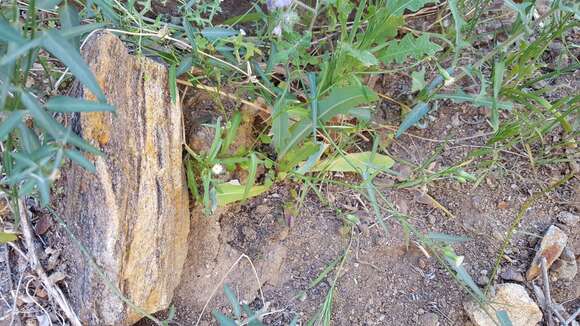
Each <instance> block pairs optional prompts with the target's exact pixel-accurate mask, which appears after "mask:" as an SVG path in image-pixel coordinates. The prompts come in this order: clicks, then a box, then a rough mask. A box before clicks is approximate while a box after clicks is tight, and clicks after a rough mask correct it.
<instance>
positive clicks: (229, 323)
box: [211, 310, 238, 326]
mask: <svg viewBox="0 0 580 326" xmlns="http://www.w3.org/2000/svg"><path fill="white" fill-rule="evenodd" d="M211 314H212V315H213V317H214V318H215V319H216V320H217V322H218V324H219V325H220V326H237V325H238V324H237V323H236V322H235V321H234V320H233V319H230V318H228V317H227V316H226V315H224V314H222V313H221V312H219V311H217V310H214V311H212V312H211Z"/></svg>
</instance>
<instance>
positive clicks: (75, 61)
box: [43, 30, 107, 102]
mask: <svg viewBox="0 0 580 326" xmlns="http://www.w3.org/2000/svg"><path fill="white" fill-rule="evenodd" d="M43 41H44V42H43V44H44V48H45V49H46V50H48V51H49V52H50V53H52V55H54V56H55V57H57V58H58V59H59V60H60V61H62V63H63V64H65V65H66V66H67V67H68V68H69V70H70V71H71V72H72V73H73V75H75V77H76V78H77V79H78V80H79V81H80V82H81V83H83V84H84V85H85V86H87V87H88V89H89V90H90V91H91V92H92V93H93V94H94V95H95V97H96V98H97V99H98V100H99V101H101V102H107V99H106V97H105V94H104V93H103V91H102V90H101V87H100V86H99V84H98V83H97V80H96V79H95V76H94V75H93V73H92V72H91V70H90V69H89V67H88V66H87V64H86V63H85V62H84V61H83V58H82V57H81V55H80V53H79V52H78V50H77V49H75V48H73V47H72V45H70V43H68V42H67V41H66V39H65V38H64V37H62V36H61V35H60V34H59V32H58V31H55V30H49V31H47V32H46V33H45V37H44V38H43Z"/></svg>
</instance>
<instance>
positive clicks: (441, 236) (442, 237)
mask: <svg viewBox="0 0 580 326" xmlns="http://www.w3.org/2000/svg"><path fill="white" fill-rule="evenodd" d="M427 238H428V239H430V240H433V241H438V242H443V243H446V244H454V243H461V242H465V241H469V238H468V237H462V236H456V235H451V234H445V233H438V232H429V233H428V234H427Z"/></svg>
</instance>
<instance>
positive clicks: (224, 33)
mask: <svg viewBox="0 0 580 326" xmlns="http://www.w3.org/2000/svg"><path fill="white" fill-rule="evenodd" d="M238 33H239V32H238V31H236V30H234V29H230V28H224V27H207V28H204V29H202V30H201V35H203V37H205V38H206V39H208V40H209V41H210V42H213V41H217V40H219V39H223V38H228V37H230V36H235V35H238Z"/></svg>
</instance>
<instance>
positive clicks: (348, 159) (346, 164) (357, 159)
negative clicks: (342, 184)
mask: <svg viewBox="0 0 580 326" xmlns="http://www.w3.org/2000/svg"><path fill="white" fill-rule="evenodd" d="M394 163H395V162H394V161H393V159H392V158H390V157H388V156H386V155H383V154H378V153H374V154H373V153H372V152H362V153H350V154H347V155H340V156H338V157H334V158H330V159H326V160H323V161H321V162H319V163H318V164H316V165H315V166H314V167H313V168H312V169H311V171H312V172H319V171H325V172H362V171H365V170H366V169H369V170H371V171H386V170H388V169H390V168H391V167H392V166H393V164H394Z"/></svg>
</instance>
